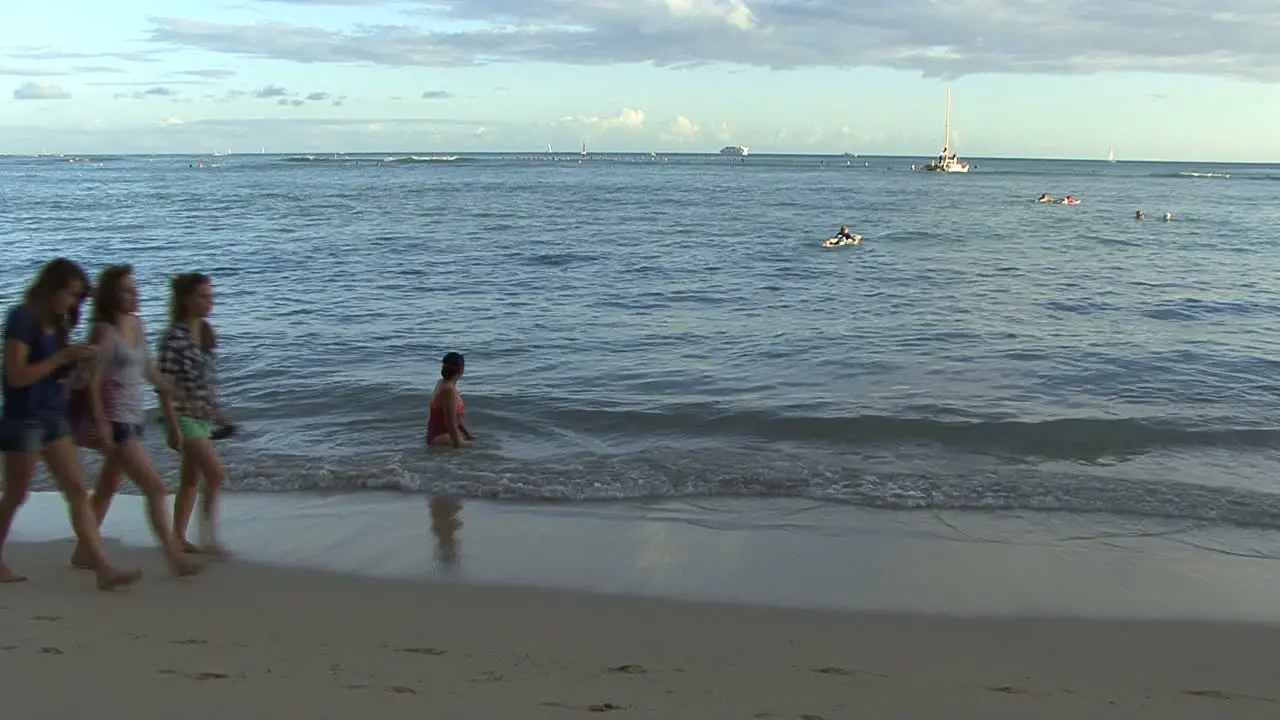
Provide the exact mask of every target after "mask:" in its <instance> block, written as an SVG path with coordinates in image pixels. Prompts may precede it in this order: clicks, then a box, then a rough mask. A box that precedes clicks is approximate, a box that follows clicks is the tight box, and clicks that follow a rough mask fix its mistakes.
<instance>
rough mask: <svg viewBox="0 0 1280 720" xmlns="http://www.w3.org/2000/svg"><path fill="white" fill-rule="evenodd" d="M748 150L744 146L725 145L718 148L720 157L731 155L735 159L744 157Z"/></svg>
mask: <svg viewBox="0 0 1280 720" xmlns="http://www.w3.org/2000/svg"><path fill="white" fill-rule="evenodd" d="M748 152H750V149H749V148H748V147H747V146H746V145H725V146H724V147H722V148H720V154H721V155H732V156H735V157H746V156H747V153H748Z"/></svg>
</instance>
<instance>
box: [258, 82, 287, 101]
mask: <svg viewBox="0 0 1280 720" xmlns="http://www.w3.org/2000/svg"><path fill="white" fill-rule="evenodd" d="M288 94H289V91H287V90H285V89H284V88H282V87H278V86H276V85H268V86H266V87H264V88H262V89H260V90H255V91H253V96H254V97H256V98H276V97H284V96H285V95H288Z"/></svg>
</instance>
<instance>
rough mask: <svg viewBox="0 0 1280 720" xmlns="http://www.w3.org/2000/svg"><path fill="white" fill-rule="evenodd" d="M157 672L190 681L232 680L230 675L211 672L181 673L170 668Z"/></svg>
mask: <svg viewBox="0 0 1280 720" xmlns="http://www.w3.org/2000/svg"><path fill="white" fill-rule="evenodd" d="M156 672H158V673H160V674H161V675H172V676H176V677H183V678H186V679H188V680H228V679H230V678H231V676H230V675H228V674H227V673H222V672H210V671H201V672H193V673H189V672H181V671H179V670H171V669H169V668H164V669H161V670H157V671H156Z"/></svg>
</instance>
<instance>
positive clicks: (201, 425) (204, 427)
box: [178, 415, 213, 440]
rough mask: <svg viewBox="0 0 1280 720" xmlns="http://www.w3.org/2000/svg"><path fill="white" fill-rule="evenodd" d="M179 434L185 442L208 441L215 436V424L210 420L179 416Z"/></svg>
mask: <svg viewBox="0 0 1280 720" xmlns="http://www.w3.org/2000/svg"><path fill="white" fill-rule="evenodd" d="M178 432H179V433H181V434H182V439H183V440H208V439H209V438H210V436H212V435H213V423H211V422H209V421H208V420H201V419H199V418H193V417H188V416H186V415H179V416H178Z"/></svg>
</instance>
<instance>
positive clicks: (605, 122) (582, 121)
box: [561, 108, 644, 130]
mask: <svg viewBox="0 0 1280 720" xmlns="http://www.w3.org/2000/svg"><path fill="white" fill-rule="evenodd" d="M561 122H566V123H576V124H579V125H586V126H588V127H593V128H598V129H600V130H613V129H624V130H639V129H641V128H643V127H644V110H633V109H631V108H623V109H622V110H621V111H620V112H619V113H618V114H617V115H614V116H612V117H597V116H594V115H585V116H584V115H570V116H568V117H564V118H561Z"/></svg>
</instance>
